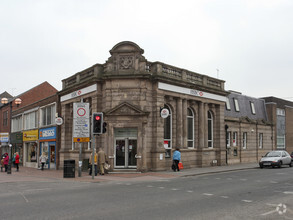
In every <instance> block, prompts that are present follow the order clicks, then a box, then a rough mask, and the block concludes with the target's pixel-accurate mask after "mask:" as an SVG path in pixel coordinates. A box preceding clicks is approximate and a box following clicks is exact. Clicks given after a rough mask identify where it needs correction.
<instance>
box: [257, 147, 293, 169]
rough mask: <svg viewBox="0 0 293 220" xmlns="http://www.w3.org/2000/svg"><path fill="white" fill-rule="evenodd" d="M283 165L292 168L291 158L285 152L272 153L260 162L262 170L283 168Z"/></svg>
mask: <svg viewBox="0 0 293 220" xmlns="http://www.w3.org/2000/svg"><path fill="white" fill-rule="evenodd" d="M282 165H289V166H290V167H291V166H292V160H291V156H290V154H289V153H288V152H287V151H284V150H275V151H270V152H268V153H267V154H266V155H265V156H263V157H262V158H261V159H260V161H259V167H260V168H264V167H275V166H276V167H279V168H281V166H282Z"/></svg>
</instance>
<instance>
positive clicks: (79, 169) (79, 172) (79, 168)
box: [78, 143, 82, 177]
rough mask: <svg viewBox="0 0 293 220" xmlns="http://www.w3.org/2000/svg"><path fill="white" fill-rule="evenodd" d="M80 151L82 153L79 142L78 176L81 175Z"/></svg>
mask: <svg viewBox="0 0 293 220" xmlns="http://www.w3.org/2000/svg"><path fill="white" fill-rule="evenodd" d="M81 153H82V148H81V143H79V161H78V162H79V163H78V177H81V168H82V160H81Z"/></svg>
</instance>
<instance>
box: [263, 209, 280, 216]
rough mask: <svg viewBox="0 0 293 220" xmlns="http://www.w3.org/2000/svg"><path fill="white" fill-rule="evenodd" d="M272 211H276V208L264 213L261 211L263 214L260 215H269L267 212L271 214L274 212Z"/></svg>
mask: <svg viewBox="0 0 293 220" xmlns="http://www.w3.org/2000/svg"><path fill="white" fill-rule="evenodd" d="M274 212H277V210H276V209H275V210H273V211H270V212H266V213H263V214H261V215H269V214H272V213H274Z"/></svg>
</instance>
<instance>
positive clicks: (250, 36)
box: [0, 0, 293, 101]
mask: <svg viewBox="0 0 293 220" xmlns="http://www.w3.org/2000/svg"><path fill="white" fill-rule="evenodd" d="M292 11H293V1H292V0H190V1H189V0H182V1H178V0H177V1H173V0H166V1H165V0H145V1H141V0H103V1H102V0H95V1H94V0H23V1H17V0H0V28H1V32H0V72H1V90H0V93H2V92H4V91H7V92H9V93H10V94H11V95H14V96H17V95H19V94H21V93H23V92H25V91H27V90H29V89H31V88H33V87H35V86H36V85H38V84H40V83H42V82H44V81H48V82H49V83H50V84H51V85H53V86H54V87H55V88H56V89H57V90H61V88H62V82H61V80H62V79H65V78H67V77H69V76H71V75H73V74H75V73H77V72H79V71H82V70H84V69H86V68H88V67H90V66H92V65H94V64H96V63H101V64H102V63H105V61H106V60H107V59H108V58H109V57H110V53H109V50H111V49H112V48H113V46H114V45H116V44H117V43H119V42H121V41H133V42H135V43H136V44H138V45H139V46H140V47H141V48H142V49H144V51H145V53H144V56H145V57H146V59H147V60H148V61H150V62H155V61H160V62H163V63H166V64H170V65H173V66H177V67H179V68H183V69H187V70H190V71H194V72H197V73H200V74H204V75H209V76H211V77H215V78H219V79H222V80H225V81H226V83H225V89H226V90H234V91H239V92H241V93H242V94H244V95H248V96H252V97H264V96H276V97H278V98H284V99H288V100H290V101H293V86H292V84H293V43H292V42H293V13H292ZM217 69H218V71H217Z"/></svg>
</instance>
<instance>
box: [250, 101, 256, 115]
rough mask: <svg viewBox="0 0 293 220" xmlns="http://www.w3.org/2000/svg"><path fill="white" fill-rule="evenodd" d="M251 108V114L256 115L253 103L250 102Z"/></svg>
mask: <svg viewBox="0 0 293 220" xmlns="http://www.w3.org/2000/svg"><path fill="white" fill-rule="evenodd" d="M250 108H251V113H252V114H254V115H255V107H254V103H253V102H250Z"/></svg>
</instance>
